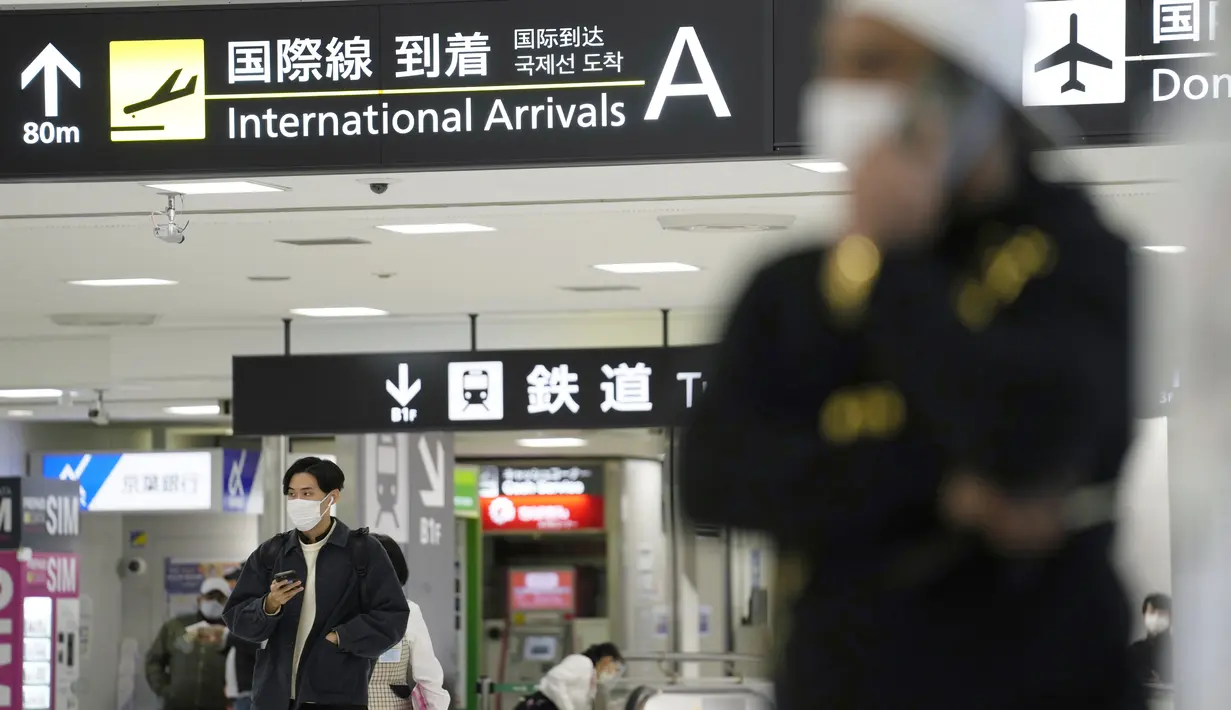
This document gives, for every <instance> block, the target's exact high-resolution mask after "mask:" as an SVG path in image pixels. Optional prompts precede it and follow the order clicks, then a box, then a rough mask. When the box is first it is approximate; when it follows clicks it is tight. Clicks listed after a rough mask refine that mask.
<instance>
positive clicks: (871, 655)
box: [680, 0, 1146, 710]
mask: <svg viewBox="0 0 1231 710" xmlns="http://www.w3.org/2000/svg"><path fill="white" fill-rule="evenodd" d="M1028 4H1038V3H1023V2H1021V0H834V1H832V2H828V3H826V5H827V12H825V13H824V15H823V18H822V22H821V25H820V26H819V27H818V28H817V30H818V31H817V34H816V37H817V39H818V42H817V45H816V46H817V54H818V56H817V57H816V59H818V60H819V61H818V62H817V64H816V66H817V68H818V72H817V75H816V79H815V81H814V82H813V83H812V85H811V86H810V87H808V89H807V90H806V92H805V95H804V97H803V105H804V106H805V111H804V117H803V120H802V131H803V134H804V136H805V142H806V143H807V144H808V150H809V151H811V152H812V153H813V155H814V156H815V157H816V158H817V159H819V160H826V161H836V162H838V163H841V164H842V165H843V166H844V167H845V168H846V169H847V171H848V172H849V180H850V186H849V190H850V192H849V196H848V197H847V198H846V207H847V209H846V214H845V220H844V223H842V224H840V225H838V228H839V230H840V231H839V232H838V233H837V234H835V235H833V236H835V237H837V239H834V240H822V239H818V240H817V243H816V244H813V245H808V246H806V247H803V248H798V249H796V250H795V251H792V252H791V253H789V254H787V255H785V256H782V257H780V258H778V259H776V260H773V261H771V262H770V263H769V264H768V265H766V266H765V267H763V268H762V269H761V270H760V271H759V272H757V273H756V274H755V275H754V276H753V277H752V279H751V281H750V284H749V286H748V287H747V289H746V290H745V291H744V293H743V294H742V296H741V297H739V298H738V299H737V302H736V305H735V307H734V309H733V312H732V315H731V317H730V320H729V322H728V325H727V330H726V333H725V335H724V337H723V340H722V343H721V345H720V346H719V348H718V357H717V360H716V362H715V365H714V368H713V374H712V375H711V376H710V377H709V382H708V388H707V390H706V395H705V397H704V398H703V399H702V400H701V401H700V403H699V405H698V406H697V407H695V408H694V409H693V410H692V411H691V414H692V422H691V423H690V425H689V426H687V427H686V428H685V435H684V441H683V445H682V447H681V452H680V454H681V455H680V461H681V465H682V468H681V474H680V480H681V483H680V492H681V498H682V503H683V506H684V508H685V511H686V512H687V513H688V514H689V515H690V516H691V517H692V518H693V519H694V520H696V521H698V522H703V523H709V524H716V525H725V526H728V527H732V528H743V529H755V530H761V531H765V532H767V533H769V534H771V535H773V536H774V538H775V539H776V540H777V541H778V542H779V544H780V545H781V546H783V547H786V548H788V549H791V550H793V551H795V552H798V553H800V556H801V558H802V562H803V563H804V570H805V574H806V579H805V581H804V586H803V590H802V593H801V594H800V596H799V598H798V599H797V601H796V603H795V605H794V607H793V609H792V610H791V618H792V627H793V628H792V633H791V639H790V641H789V642H788V648H787V652H786V654H785V655H784V663H783V668H782V669H780V670H781V672H780V673H779V674H778V677H777V681H776V683H775V695H776V700H777V706H778V707H779V708H782V709H783V710H805V709H811V708H824V709H825V710H900V709H902V708H911V709H912V710H932V709H944V710H990V709H993V708H994V709H995V710H1035V709H1037V708H1048V710H1142V709H1143V708H1144V707H1145V703H1146V698H1145V697H1144V692H1142V689H1141V688H1140V687H1138V686H1136V685H1135V684H1134V683H1133V682H1132V680H1131V674H1132V670H1131V663H1130V660H1129V655H1128V646H1129V641H1130V637H1131V626H1130V624H1129V621H1130V619H1131V618H1132V612H1131V608H1130V606H1129V602H1128V599H1127V597H1126V596H1125V594H1124V588H1123V585H1122V584H1121V581H1120V579H1119V577H1118V575H1117V574H1116V571H1115V567H1114V565H1113V564H1112V561H1111V554H1110V553H1111V546H1112V542H1113V540H1114V533H1115V525H1114V516H1115V499H1116V498H1115V493H1116V488H1117V485H1118V481H1119V478H1120V474H1121V467H1122V464H1123V461H1124V458H1125V454H1126V451H1127V449H1128V447H1129V443H1130V441H1131V438H1132V430H1133V408H1132V406H1131V405H1132V402H1131V399H1132V397H1131V393H1132V389H1133V386H1132V384H1133V383H1132V372H1133V367H1132V363H1131V360H1132V355H1133V342H1134V334H1133V330H1134V328H1133V308H1132V307H1131V298H1132V295H1133V291H1134V281H1133V276H1132V272H1133V264H1132V262H1133V253H1132V251H1131V249H1130V247H1129V244H1128V243H1127V242H1126V241H1125V240H1124V239H1123V238H1122V237H1121V236H1120V235H1118V234H1116V233H1115V232H1114V231H1112V230H1111V229H1110V228H1109V227H1108V226H1107V225H1106V223H1105V222H1104V220H1103V219H1102V218H1101V216H1100V215H1099V213H1098V210H1097V209H1096V207H1095V205H1094V204H1093V202H1092V200H1091V198H1090V196H1089V194H1087V192H1086V190H1084V189H1083V188H1081V187H1079V186H1076V185H1072V184H1066V183H1063V182H1060V181H1057V180H1055V179H1053V178H1052V177H1050V176H1049V175H1048V173H1047V172H1046V168H1047V167H1048V166H1046V165H1039V166H1037V165H1036V160H1037V159H1038V157H1039V156H1038V155H1037V152H1038V151H1040V150H1041V149H1044V148H1046V147H1047V146H1048V145H1054V140H1053V138H1052V136H1054V134H1053V133H1052V132H1050V131H1044V130H1043V127H1042V126H1040V125H1039V124H1038V123H1036V119H1037V118H1038V111H1037V110H1035V109H1033V108H1032V109H1030V110H1029V111H1027V110H1026V109H1025V108H1024V107H1023V106H1022V77H1023V74H1022V56H1023V53H1024V48H1025V44H1026V30H1025V27H1026V5H1028ZM1057 49H1059V48H1057Z"/></svg>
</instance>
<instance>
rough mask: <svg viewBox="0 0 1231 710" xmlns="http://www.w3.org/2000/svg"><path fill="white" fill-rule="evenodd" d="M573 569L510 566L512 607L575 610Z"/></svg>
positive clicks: (518, 609) (533, 609)
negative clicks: (519, 568)
mask: <svg viewBox="0 0 1231 710" xmlns="http://www.w3.org/2000/svg"><path fill="white" fill-rule="evenodd" d="M575 590H576V582H575V580H574V579H573V570H571V569H537V570H509V611H563V612H571V611H573V603H574V602H573V594H574V591H575Z"/></svg>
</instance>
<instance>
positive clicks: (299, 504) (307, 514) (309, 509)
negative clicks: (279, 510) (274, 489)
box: [286, 498, 329, 532]
mask: <svg viewBox="0 0 1231 710" xmlns="http://www.w3.org/2000/svg"><path fill="white" fill-rule="evenodd" d="M327 500H329V499H328V498H326V499H325V500H323V501H322V500H308V499H306V498H288V499H287V501H286V517H287V519H288V520H290V521H291V524H292V525H294V526H295V529H296V530H299V531H300V532H308V531H309V530H311V529H312V528H314V527H316V524H317V523H319V522H320V521H321V520H322V519H324V517H325V515H326V514H325V513H324V512H321V508H322V507H324V509H325V510H326V511H328V510H329V506H328V505H322V504H324V503H325V501H327Z"/></svg>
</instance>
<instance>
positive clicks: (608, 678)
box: [598, 670, 620, 685]
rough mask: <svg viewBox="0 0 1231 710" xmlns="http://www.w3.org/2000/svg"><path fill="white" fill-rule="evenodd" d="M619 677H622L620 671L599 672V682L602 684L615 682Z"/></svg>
mask: <svg viewBox="0 0 1231 710" xmlns="http://www.w3.org/2000/svg"><path fill="white" fill-rule="evenodd" d="M619 677H620V673H619V671H612V670H607V671H603V672H602V673H599V674H598V682H599V684H600V685H605V684H607V683H614V682H615V681H616V679H617V678H619Z"/></svg>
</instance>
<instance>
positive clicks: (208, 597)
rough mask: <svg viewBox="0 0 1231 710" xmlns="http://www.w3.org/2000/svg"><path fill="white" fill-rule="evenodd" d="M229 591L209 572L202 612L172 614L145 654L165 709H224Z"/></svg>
mask: <svg viewBox="0 0 1231 710" xmlns="http://www.w3.org/2000/svg"><path fill="white" fill-rule="evenodd" d="M230 595H231V584H230V583H229V582H227V581H226V580H225V579H222V578H221V577H207V578H206V579H205V580H204V581H202V582H201V593H200V595H199V596H198V597H197V611H196V612H195V613H192V614H182V615H180V616H177V617H175V618H173V619H168V620H167V622H166V623H164V624H163V625H162V628H160V629H159V630H158V636H156V637H155V638H154V643H152V644H150V650H149V651H147V652H146V654H145V678H146V681H147V682H148V683H149V684H150V689H151V690H153V691H154V693H155V694H156V695H157V696H158V698H159V699H160V700H161V701H162V707H163V710H225V708H226V706H227V699H226V695H225V694H224V693H223V689H224V685H225V683H226V663H225V658H224V656H223V655H222V653H221V650H222V647H223V643H224V639H225V636H226V627H225V626H223V624H222V609H223V605H224V604H226V601H227V598H228V597H229V596H230Z"/></svg>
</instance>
